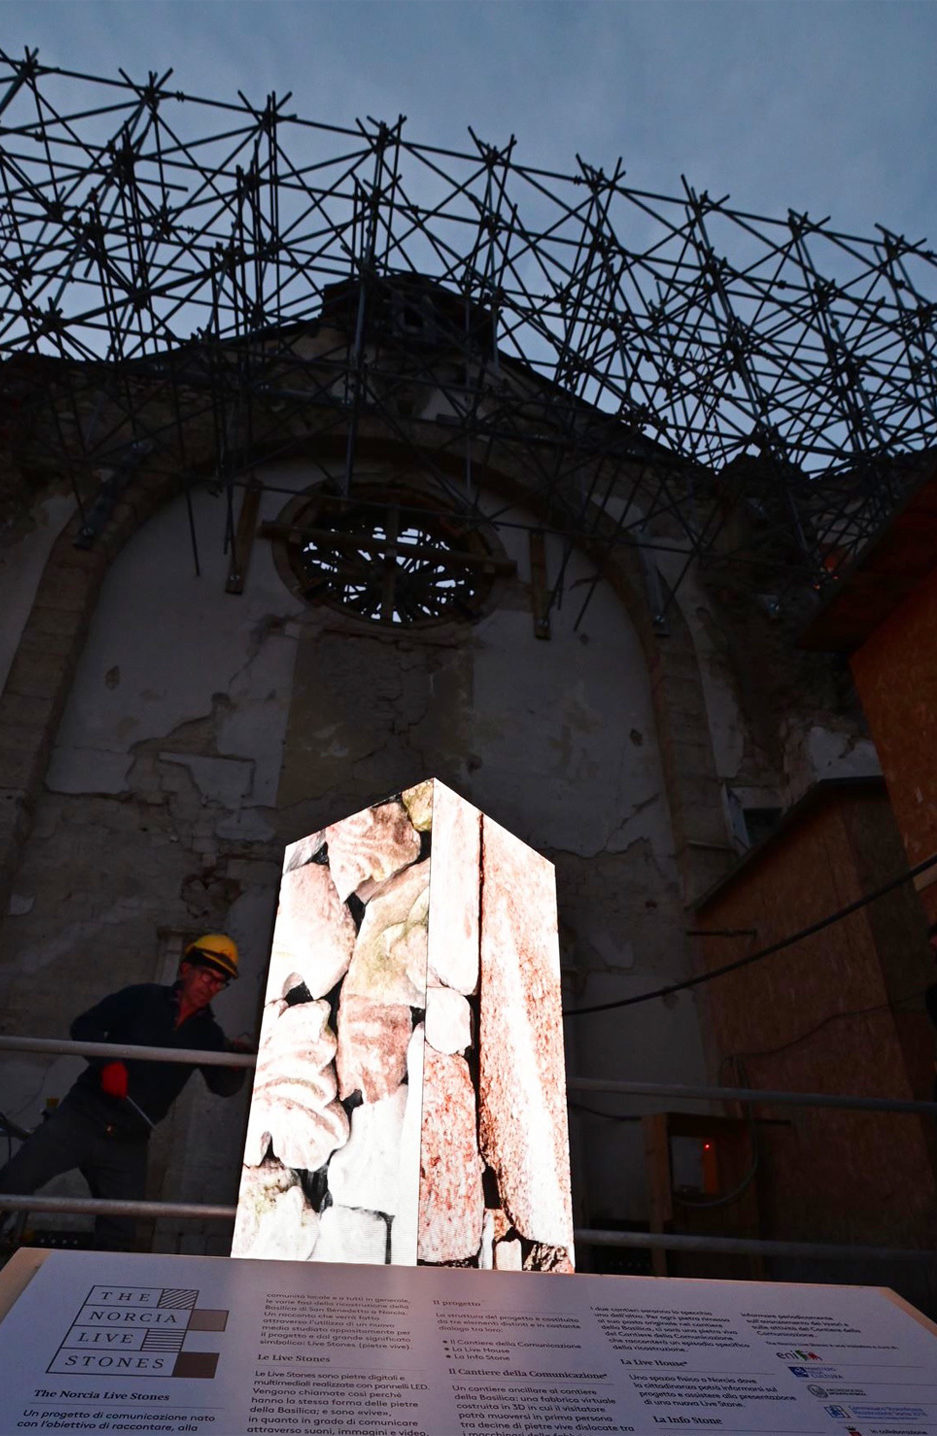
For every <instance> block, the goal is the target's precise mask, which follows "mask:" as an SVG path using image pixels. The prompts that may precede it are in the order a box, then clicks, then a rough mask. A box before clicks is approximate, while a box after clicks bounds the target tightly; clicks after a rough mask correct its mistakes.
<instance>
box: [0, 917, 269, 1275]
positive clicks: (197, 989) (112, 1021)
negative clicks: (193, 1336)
mask: <svg viewBox="0 0 937 1436" xmlns="http://www.w3.org/2000/svg"><path fill="white" fill-rule="evenodd" d="M237 975H238V950H237V946H236V944H235V943H234V941H233V940H232V939H231V938H230V937H228V936H226V935H225V934H224V933H217V932H210V933H206V934H204V936H202V937H199V938H197V939H196V940H195V941H194V942H190V943H189V945H188V946H187V947H186V949H185V953H184V955H183V957H182V960H181V962H180V964H179V974H178V977H177V980H176V982H175V983H174V984H173V986H172V987H163V986H160V985H158V984H157V983H151V982H147V983H141V984H139V985H138V986H134V987H125V988H122V989H121V991H120V992H115V993H112V994H111V996H110V997H105V998H104V999H103V1001H101V1002H99V1003H98V1004H97V1005H96V1006H95V1007H91V1008H89V1009H88V1011H87V1012H83V1013H82V1014H81V1016H80V1017H76V1018H75V1020H74V1022H73V1023H72V1025H71V1029H70V1032H71V1036H72V1039H73V1041H75V1042H112V1043H121V1044H124V1043H127V1044H132V1045H134V1046H141V1047H187V1048H193V1049H196V1050H200V1051H203V1052H225V1051H228V1052H231V1051H251V1050H252V1044H251V1042H250V1039H249V1038H248V1039H245V1038H238V1039H237V1040H236V1041H233V1042H232V1041H229V1040H228V1039H227V1038H226V1037H225V1035H224V1033H223V1032H222V1030H221V1028H220V1027H219V1026H218V1023H217V1022H216V1021H215V1018H214V1015H213V1013H212V1010H211V1006H210V1004H211V1001H212V999H213V998H214V997H217V995H218V993H219V992H221V991H223V989H224V988H225V987H227V985H228V983H229V982H231V981H232V980H233V979H234V978H236V977H237ZM194 1070H195V1069H194V1067H192V1066H188V1065H186V1064H184V1063H179V1062H151V1061H142V1062H141V1061H138V1060H137V1059H136V1058H133V1057H128V1058H126V1059H125V1060H119V1061H114V1060H112V1059H111V1058H108V1057H102V1058H91V1059H90V1060H89V1063H88V1066H87V1067H86V1068H85V1070H84V1071H83V1072H82V1074H81V1076H80V1077H79V1078H78V1079H77V1081H76V1082H75V1084H74V1085H73V1086H72V1088H71V1089H70V1091H69V1092H68V1093H67V1094H66V1096H65V1097H64V1098H63V1100H62V1101H61V1102H60V1103H59V1105H58V1107H56V1109H55V1111H54V1112H53V1113H52V1115H51V1116H50V1117H49V1118H48V1119H47V1120H46V1121H45V1122H43V1123H42V1124H41V1126H39V1127H38V1128H37V1129H36V1131H35V1132H33V1134H32V1135H31V1136H30V1137H29V1138H28V1140H27V1141H26V1142H25V1143H24V1144H23V1146H22V1147H21V1148H20V1149H19V1151H18V1152H17V1153H16V1155H15V1156H14V1157H13V1158H12V1159H11V1160H10V1161H9V1162H7V1164H6V1166H5V1167H3V1168H2V1169H0V1193H5V1194H6V1193H10V1194H12V1193H17V1194H19V1195H22V1194H26V1193H32V1192H34V1191H36V1189H37V1188H38V1187H41V1186H43V1185H44V1184H45V1183H46V1182H48V1181H50V1180H51V1179H52V1178H53V1177H55V1176H58V1175H59V1174H60V1173H61V1172H68V1171H72V1170H74V1169H75V1168H77V1169H78V1170H79V1171H80V1172H81V1174H82V1176H83V1177H84V1178H85V1180H86V1181H87V1183H88V1186H89V1187H90V1188H91V1194H92V1196H94V1197H105V1198H110V1199H112V1200H114V1199H118V1200H121V1201H139V1200H142V1199H143V1197H144V1196H145V1192H146V1159H147V1146H148V1142H149V1137H150V1133H151V1132H152V1130H153V1128H154V1127H155V1126H156V1124H157V1123H158V1122H160V1121H162V1119H163V1118H164V1117H165V1116H166V1114H167V1112H168V1111H169V1109H170V1107H171V1106H172V1104H173V1102H174V1101H175V1100H176V1098H177V1097H178V1096H179V1093H180V1092H181V1091H182V1089H183V1087H184V1086H185V1084H186V1082H187V1081H188V1080H189V1078H190V1077H191V1075H192V1073H193V1071H194ZM200 1070H201V1073H202V1076H203V1077H204V1078H205V1081H206V1083H207V1084H208V1087H209V1089H210V1090H211V1091H212V1092H215V1093H217V1094H218V1095H219V1096H222V1097H230V1096H233V1094H234V1093H235V1092H237V1091H238V1090H239V1088H240V1087H241V1086H242V1084H243V1082H244V1069H243V1068H231V1067H216V1066H204V1067H202V1068H201V1069H200ZM134 1236H135V1219H134V1218H133V1217H114V1216H99V1217H98V1218H97V1219H96V1221H95V1224H94V1244H95V1246H96V1247H97V1248H99V1249H101V1250H120V1249H121V1248H128V1247H132V1245H133V1242H134Z"/></svg>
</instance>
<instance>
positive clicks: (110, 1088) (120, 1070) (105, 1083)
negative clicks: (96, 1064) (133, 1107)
mask: <svg viewBox="0 0 937 1436" xmlns="http://www.w3.org/2000/svg"><path fill="white" fill-rule="evenodd" d="M98 1076H99V1077H100V1080H101V1091H102V1092H106V1093H107V1095H108V1096H109V1097H126V1095H127V1069H126V1067H125V1066H124V1064H123V1062H105V1064H104V1066H103V1067H102V1068H101V1070H100V1072H99V1074H98Z"/></svg>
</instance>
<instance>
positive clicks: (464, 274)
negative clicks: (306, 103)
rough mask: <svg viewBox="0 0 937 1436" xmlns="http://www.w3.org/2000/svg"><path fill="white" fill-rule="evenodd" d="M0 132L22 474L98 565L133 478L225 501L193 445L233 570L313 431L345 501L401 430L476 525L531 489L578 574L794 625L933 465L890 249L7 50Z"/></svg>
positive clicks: (1, 326)
mask: <svg viewBox="0 0 937 1436" xmlns="http://www.w3.org/2000/svg"><path fill="white" fill-rule="evenodd" d="M0 125H2V130H0V177H2V186H3V217H2V219H0V358H3V359H4V360H5V361H6V362H5V363H4V364H3V365H2V368H0V395H2V396H3V397H4V398H5V400H6V407H7V420H6V428H5V431H4V433H3V435H2V436H0V450H2V449H3V448H4V447H5V448H6V449H7V450H8V452H9V453H10V454H12V457H13V461H14V465H17V464H18V465H19V467H20V470H21V471H24V472H34V471H40V472H41V471H43V470H44V469H47V470H53V469H54V471H55V472H57V473H61V472H65V473H67V474H69V475H70V476H71V479H72V482H73V484H74V487H75V492H76V494H77V496H78V498H79V502H80V503H81V505H82V508H83V512H84V513H85V517H86V529H87V535H86V537H87V541H88V542H89V543H90V542H93V541H94V538H95V535H96V533H97V531H98V529H99V528H100V527H101V526H102V525H103V523H104V522H106V518H107V515H108V513H109V512H110V511H111V509H112V508H113V504H114V502H116V498H117V496H118V495H119V492H120V489H121V487H122V486H123V484H124V483H125V482H126V481H127V479H128V478H129V477H130V476H131V475H132V474H133V472H135V470H136V468H137V466H139V465H140V464H141V463H145V464H146V465H147V466H149V467H153V466H154V465H157V466H158V465H163V466H174V467H175V468H176V469H177V470H178V471H180V472H182V473H183V474H185V475H186V476H187V477H188V478H189V479H190V480H191V481H192V482H203V481H205V479H206V477H207V476H206V472H205V464H204V462H203V461H202V460H201V459H200V458H196V457H194V456H193V455H192V453H191V434H192V431H193V427H194V426H198V425H202V426H203V427H207V428H209V429H210V432H211V436H212V437H211V448H212V458H211V468H212V470H213V472H212V473H211V475H210V476H209V477H211V478H212V479H213V480H214V482H215V483H216V484H217V485H218V487H219V490H220V492H221V493H222V494H223V495H226V496H227V503H226V504H225V505H224V509H225V529H226V536H227V540H228V541H229V542H233V540H234V525H235V511H234V503H233V494H234V491H235V489H236V487H237V486H238V485H239V484H247V483H248V482H249V480H250V475H251V472H252V466H253V465H255V464H256V462H257V458H258V455H261V456H263V457H264V458H266V459H268V460H269V459H273V458H276V456H277V455H278V454H279V453H285V452H289V451H290V448H291V446H295V435H296V432H297V428H298V427H299V426H300V416H301V426H302V427H304V432H306V433H313V434H314V435H315V437H316V439H317V441H318V442H319V443H320V447H321V448H322V451H323V453H327V454H329V455H330V458H329V462H330V463H331V464H332V465H333V469H334V475H335V484H336V491H337V492H338V493H339V494H344V495H346V496H347V495H348V494H349V493H350V491H351V490H352V488H353V487H354V484H355V478H356V472H357V468H358V460H359V454H360V451H361V446H362V444H364V443H365V442H366V441H367V438H368V435H369V433H372V432H373V430H374V425H375V422H376V421H377V420H379V421H380V424H381V426H382V431H383V432H384V433H385V434H386V435H390V436H392V437H393V438H394V439H395V441H396V442H397V443H398V445H399V447H400V451H401V452H402V453H403V454H408V453H409V454H412V458H413V463H414V465H415V466H417V467H419V469H420V470H421V472H422V473H423V475H424V476H425V478H426V479H427V481H428V483H429V484H430V486H431V488H432V489H433V491H434V492H435V493H436V495H437V496H438V500H439V506H440V509H444V510H445V511H446V512H449V513H451V512H453V511H455V512H457V513H458V514H459V515H460V516H461V518H462V521H463V522H464V523H465V524H467V525H468V526H471V524H472V523H473V522H475V523H479V524H480V523H481V521H482V511H481V508H480V505H479V492H480V487H481V485H482V482H483V479H484V475H485V473H486V472H487V471H488V469H489V468H497V467H498V466H499V465H503V464H505V463H509V462H510V463H513V464H515V465H521V466H523V470H524V472H525V474H526V475H527V476H528V479H529V482H530V483H531V484H532V485H533V489H534V491H535V492H536V495H537V497H538V500H539V504H538V508H539V513H538V516H537V523H538V524H539V525H540V526H541V527H547V528H551V529H553V530H554V531H557V532H560V533H561V534H563V535H564V537H565V539H566V541H567V543H568V544H569V545H572V543H574V542H580V543H585V544H586V547H587V548H589V549H590V551H591V552H592V553H593V555H595V556H596V557H597V558H598V559H599V560H600V559H601V555H602V554H603V553H604V552H606V551H608V550H609V549H611V548H613V547H615V546H617V545H636V546H640V547H642V548H644V549H645V550H647V549H650V550H656V551H657V558H658V561H659V563H660V566H661V567H662V568H663V570H664V572H665V576H666V582H667V586H668V589H669V591H671V592H673V591H674V590H676V588H677V586H678V585H679V582H680V579H681V576H682V574H683V573H685V572H686V570H687V568H688V566H689V565H690V564H691V563H692V562H693V561H694V560H702V561H703V562H707V563H709V564H711V565H715V566H718V570H719V572H720V573H722V572H723V571H725V572H727V573H730V574H731V575H733V576H734V577H733V579H732V581H733V582H737V583H738V584H740V585H741V586H742V587H743V588H745V590H746V591H749V592H755V593H759V594H761V595H763V596H765V597H767V598H768V599H770V600H771V603H772V604H773V605H778V604H781V603H783V601H784V600H785V598H786V597H789V596H792V595H794V594H802V593H803V592H804V591H809V590H812V591H818V590H819V591H822V590H823V589H824V588H825V587H826V585H827V584H828V583H829V582H830V581H832V579H833V578H835V576H836V575H837V574H839V573H841V572H842V570H843V567H844V565H846V564H847V563H848V562H849V561H850V559H851V558H852V557H853V556H854V555H855V553H856V552H857V550H858V549H860V548H861V547H862V545H863V544H864V543H865V542H866V541H867V540H868V538H869V537H870V536H872V535H873V534H875V533H876V532H877V531H878V530H879V529H880V527H881V525H882V523H883V522H884V521H885V520H886V519H887V518H888V516H889V515H890V514H891V513H892V512H893V511H894V509H895V507H896V505H897V504H899V503H900V502H901V500H902V498H903V496H904V495H905V494H906V493H907V491H908V489H909V487H911V486H912V485H913V484H914V483H915V482H916V480H917V478H918V476H919V474H920V473H921V459H922V454H923V452H924V451H926V450H927V449H928V447H929V446H930V445H931V443H932V442H933V441H932V434H931V431H932V427H933V423H934V417H935V409H937V362H935V350H937V343H935V341H937V304H935V303H934V301H933V300H932V298H931V297H930V296H931V295H933V294H934V293H935V288H937V286H935V283H934V279H935V268H937V259H935V255H934V253H933V251H931V250H930V249H928V248H926V247H925V245H924V243H923V242H921V241H918V240H915V239H912V240H907V239H905V237H904V236H902V235H899V234H895V233H892V232H891V231H889V230H888V229H885V228H884V227H879V228H878V230H877V233H876V234H875V235H874V236H872V237H860V236H855V235H850V234H844V233H841V232H838V231H837V230H835V229H834V228H832V227H831V225H830V222H829V220H828V219H826V218H824V219H819V220H814V219H811V218H810V217H809V216H808V215H806V214H796V213H794V212H793V211H790V212H789V213H788V214H787V215H786V216H785V217H783V218H765V217H761V216H757V215H753V214H748V213H745V212H743V211H740V210H737V209H733V208H732V207H731V206H730V205H729V203H728V197H727V196H721V197H713V196H710V195H709V194H706V193H698V192H697V191H696V190H695V189H694V188H693V187H692V185H691V184H690V183H688V182H687V181H685V180H684V181H683V192H682V193H681V194H679V195H677V196H672V197H671V196H666V195H662V194H654V193H648V192H645V191H640V190H636V189H633V188H630V187H629V186H628V185H627V184H626V183H625V171H624V169H623V167H622V165H621V162H619V163H618V164H617V165H616V167H615V168H614V169H613V170H612V171H611V172H606V171H604V170H602V169H598V168H595V167H593V166H592V165H590V164H589V163H587V162H586V161H585V160H584V159H581V158H579V157H578V156H577V161H576V167H575V169H574V170H573V171H572V172H570V173H560V172H555V171H547V170H543V169H538V168H535V167H532V166H528V165H525V164H524V163H523V162H522V161H521V160H520V159H519V158H518V156H517V154H516V145H515V142H514V140H513V138H512V139H510V140H508V141H507V142H506V143H504V144H501V145H491V144H488V143H485V142H484V141H483V140H482V139H480V138H479V137H478V136H477V135H476V134H475V133H474V131H471V130H470V131H469V137H470V144H469V146H468V147H467V148H466V150H465V151H464V152H460V153H457V152H454V151H449V150H443V149H440V148H438V147H434V146H432V145H425V144H417V143H415V142H413V141H411V140H410V139H408V138H407V137H406V136H405V130H404V120H403V117H401V118H400V119H398V120H397V121H396V122H395V123H393V124H384V123H379V122H377V121H374V120H370V119H369V120H367V121H362V122H359V124H358V125H357V127H355V128H354V129H342V128H340V127H337V126H334V125H330V124H328V123H324V122H315V121H310V120H306V119H303V118H302V117H301V116H299V115H298V114H296V113H295V111H294V109H293V108H292V105H291V96H290V95H284V96H278V95H276V94H271V95H268V96H267V97H266V99H265V100H264V101H263V102H262V103H252V102H251V101H250V100H249V99H248V98H247V97H245V96H244V95H243V94H241V93H240V92H239V93H238V95H237V97H236V98H234V99H231V100H225V101H219V100H213V99H204V98H198V97H194V96H190V95H184V94H183V93H181V92H180V91H178V90H176V89H174V88H173V87H172V83H171V71H167V72H166V73H165V74H162V75H160V74H157V73H156V72H155V71H154V72H151V73H150V74H149V75H148V76H146V78H145V79H140V80H134V79H132V78H131V77H130V76H129V75H126V74H125V73H124V72H123V71H121V72H120V74H119V75H118V76H116V77H110V78H108V77H103V78H102V77H94V76H90V75H84V74H78V73H75V72H71V71H67V70H63V69H60V68H55V67H49V66H45V65H43V64H41V63H40V60H39V58H38V53H37V52H31V51H27V52H26V54H25V55H24V56H23V57H22V58H15V57H13V56H10V55H6V54H3V53H2V52H0ZM310 415H312V416H313V417H312V418H310ZM369 426H370V427H369ZM329 440H331V441H332V443H331V444H330V443H329V442H328V441H329ZM0 458H2V454H0ZM484 519H485V521H486V522H492V521H493V522H494V523H495V524H497V522H498V519H499V514H498V512H494V513H492V511H491V508H490V505H489V507H488V508H487V509H486V511H485V514H484ZM561 582H562V578H561V577H560V578H559V579H557V580H556V583H555V585H554V598H556V596H557V592H558V590H559V587H560V585H561Z"/></svg>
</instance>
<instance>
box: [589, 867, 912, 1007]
mask: <svg viewBox="0 0 937 1436" xmlns="http://www.w3.org/2000/svg"><path fill="white" fill-rule="evenodd" d="M935 863H937V853H934V854H932V856H931V857H929V858H925V860H924V861H923V862H921V863H917V864H916V865H915V866H914V867H913V868H909V869H908V870H907V872H904V873H902V874H901V876H900V877H897V878H893V879H892V880H891V882H888V883H885V885H884V886H883V887H880V888H876V889H875V891H874V892H871V893H865V894H864V895H863V896H862V897H861V898H857V899H856V900H855V902H851V903H848V904H847V905H846V907H841V908H840V909H839V910H838V911H837V912H834V913H830V914H829V915H828V916H827V917H821V918H819V919H818V920H817V922H813V923H810V925H809V926H808V927H802V928H801V929H800V931H799V932H795V933H792V934H791V935H790V936H789V937H782V938H781V939H780V940H779V941H778V942H772V943H770V944H769V946H768V947H763V948H761V949H760V950H759V951H758V952H750V953H748V954H747V955H746V956H745V957H739V958H737V959H736V960H735V962H727V963H725V964H724V965H723V966H722V967H714V968H712V969H711V970H710V971H709V972H701V973H698V974H697V975H696V976H695V977H686V978H684V979H683V981H682V982H671V983H668V984H667V986H666V987H658V988H655V989H654V991H653V992H639V993H638V994H637V995H636V996H635V997H619V998H617V999H615V1000H614V1001H612V1002H596V1003H593V1004H591V1005H590V1006H589V1007H570V1008H566V1010H565V1011H564V1013H563V1016H564V1017H584V1016H585V1015H586V1014H587V1013H592V1012H610V1011H612V1010H613V1009H614V1008H619V1007H635V1006H637V1004H638V1003H640V1002H651V1001H653V999H654V998H656V997H669V996H670V994H671V993H674V992H685V991H686V990H687V989H688V988H691V987H701V986H702V985H703V984H704V983H706V982H713V981H714V980H715V979H716V978H717V977H725V976H726V975H727V973H730V972H738V971H739V969H740V968H743V967H748V966H750V965H751V964H752V963H754V962H761V961H762V959H763V958H766V957H771V956H772V955H773V954H774V953H776V952H781V951H782V950H783V949H784V948H786V947H791V946H793V944H794V943H795V942H801V941H802V940H803V939H804V938H805V937H813V935H814V934H815V933H818V932H822V931H823V930H824V928H827V927H831V926H832V925H833V923H834V922H840V921H842V919H843V918H844V917H849V916H850V915H851V914H852V913H854V912H859V910H860V909H861V908H864V907H866V906H867V905H868V904H869V903H871V902H876V901H877V899H878V898H881V897H886V896H887V894H888V893H890V892H894V891H895V889H896V888H899V887H902V886H903V885H904V884H905V883H907V882H910V881H911V880H912V879H913V878H916V877H917V876H918V874H919V873H924V872H926V871H927V869H928V868H932V867H933V866H934V864H935Z"/></svg>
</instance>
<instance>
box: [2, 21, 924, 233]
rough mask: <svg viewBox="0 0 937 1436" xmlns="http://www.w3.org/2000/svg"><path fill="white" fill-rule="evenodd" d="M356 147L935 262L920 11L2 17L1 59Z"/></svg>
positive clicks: (922, 30)
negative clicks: (402, 148)
mask: <svg viewBox="0 0 937 1436" xmlns="http://www.w3.org/2000/svg"><path fill="white" fill-rule="evenodd" d="M26 45H29V46H38V47H39V51H40V57H41V59H42V60H43V61H44V62H45V63H47V64H55V65H62V66H67V67H69V68H75V69H82V70H86V71H88V72H90V73H96V74H111V75H113V74H116V71H117V69H118V67H119V66H120V67H123V68H124V69H125V70H127V71H128V72H129V73H130V75H131V76H132V77H133V78H134V79H145V77H146V72H147V71H148V70H150V69H156V70H159V71H160V72H162V71H163V70H165V69H167V68H168V67H170V66H172V67H173V69H174V84H176V85H178V86H179V87H180V88H181V89H183V90H186V91H188V92H190V93H196V94H200V95H205V96H210V97H218V98H227V97H229V96H230V97H233V96H234V94H235V92H236V91H237V90H238V89H241V90H243V91H244V92H245V94H246V95H247V97H248V98H249V99H250V100H251V101H256V102H259V103H262V102H263V100H264V98H265V96H266V95H267V94H268V92H270V91H271V90H276V91H277V92H278V93H279V94H282V93H283V92H285V91H287V90H292V91H293V100H292V101H291V103H290V108H291V109H292V108H294V107H295V110H296V111H297V112H298V113H300V114H302V115H303V116H305V117H307V118H309V119H315V120H325V121H329V122H332V123H337V124H340V125H351V124H353V123H354V121H355V119H356V117H357V116H362V117H365V116H368V115H370V116H373V117H374V118H375V119H384V120H388V121H393V120H396V118H397V116H398V115H399V114H401V113H402V114H405V115H406V116H407V117H408V121H407V125H406V130H405V134H406V136H407V137H408V138H409V139H411V140H413V141H419V142H421V143H425V144H440V145H444V146H449V147H453V148H458V149H464V148H469V147H470V145H471V142H470V138H469V136H468V132H467V127H468V126H469V125H471V126H472V127H473V129H474V130H475V132H476V133H477V134H478V136H479V137H480V138H481V139H482V140H485V141H486V142H488V143H491V144H498V145H501V144H504V143H505V142H506V141H507V139H508V138H509V136H510V135H511V134H514V135H516V136H517V148H516V151H515V158H516V159H518V160H519V161H521V162H522V163H527V164H535V165H541V166H544V167H548V168H551V169H556V170H561V171H566V172H568V171H571V170H574V169H575V168H576V158H575V157H576V154H577V152H578V153H580V154H581V155H582V156H583V158H584V159H586V160H588V161H589V162H590V163H592V164H593V165H602V166H605V167H606V168H610V167H611V166H612V165H613V164H614V161H615V159H616V158H617V157H618V156H619V155H621V156H623V158H624V163H625V167H626V171H627V180H626V183H629V184H632V185H634V186H636V187H638V188H641V189H651V190H656V191H659V192H662V193H664V194H678V193H680V191H681V185H680V176H681V174H685V175H686V176H687V178H688V180H690V181H691V183H692V184H693V185H694V186H695V187H696V188H697V189H698V190H703V189H708V190H709V191H710V193H711V194H712V195H714V196H718V197H722V196H723V195H725V194H730V195H731V198H732V203H733V206H734V207H738V208H743V209H750V210H753V211H756V212H758V213H762V214H766V215H778V216H782V215H784V214H785V213H786V211H787V209H788V207H792V208H794V209H797V210H800V211H804V210H806V211H809V213H810V216H811V218H814V219H821V218H823V217H825V216H827V215H829V216H830V217H831V220H832V223H833V226H834V227H835V228H838V229H845V230H848V231H852V232H854V233H858V234H863V235H866V234H871V233H872V232H873V230H874V225H875V224H876V222H881V223H884V224H885V225H887V226H888V227H889V228H890V229H893V230H896V231H898V232H900V233H904V234H905V235H906V237H907V238H908V239H909V240H911V239H913V240H919V239H922V238H924V237H925V236H926V237H928V238H929V239H930V240H931V241H935V240H937V222H935V207H937V185H935V164H934V153H935V149H937V144H935V141H937V99H935V95H937V86H935V82H934V61H935V58H937V4H934V3H931V0H921V3H908V0H884V3H878V0H872V2H871V3H863V0H803V3H790V0H761V3H757V0H645V3H633V0H539V3H538V0H501V2H500V3H477V0H464V3H447V0H372V2H371V3H366V0H340V3H333V0H320V2H319V3H309V0H175V3H172V0H170V3H167V0H26V3H21V0H7V3H5V4H3V5H2V6H0V46H2V48H4V49H5V50H7V51H8V52H10V53H13V54H21V53H22V50H23V47H24V46H26Z"/></svg>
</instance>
